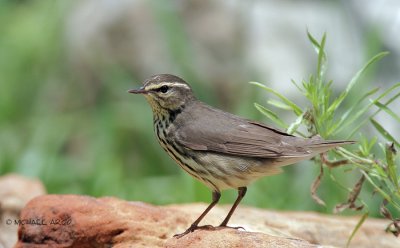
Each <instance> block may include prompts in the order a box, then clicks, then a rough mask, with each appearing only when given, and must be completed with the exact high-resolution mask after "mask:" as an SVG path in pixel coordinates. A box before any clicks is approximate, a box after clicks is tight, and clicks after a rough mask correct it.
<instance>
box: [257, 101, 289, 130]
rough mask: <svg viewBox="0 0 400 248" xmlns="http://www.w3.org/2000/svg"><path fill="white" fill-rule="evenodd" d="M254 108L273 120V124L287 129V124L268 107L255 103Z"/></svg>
mask: <svg viewBox="0 0 400 248" xmlns="http://www.w3.org/2000/svg"><path fill="white" fill-rule="evenodd" d="M254 106H255V107H256V109H257V110H258V111H260V112H261V113H262V114H264V115H265V116H267V117H268V118H269V119H270V120H272V121H273V122H275V123H276V124H278V125H279V126H280V127H282V128H285V129H286V128H287V124H286V123H285V122H284V121H283V120H281V119H280V118H279V117H278V115H277V114H275V113H274V112H273V111H272V110H269V109H267V108H266V107H264V106H262V105H260V104H258V103H254Z"/></svg>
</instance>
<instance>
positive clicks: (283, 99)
mask: <svg viewBox="0 0 400 248" xmlns="http://www.w3.org/2000/svg"><path fill="white" fill-rule="evenodd" d="M249 83H250V84H253V85H256V86H258V87H261V88H263V89H264V90H266V91H268V92H270V93H272V94H274V95H276V96H277V97H279V98H280V99H281V100H282V101H283V102H284V103H286V104H287V105H289V106H290V107H291V108H292V110H293V111H294V113H295V114H296V115H297V116H299V115H301V114H302V113H303V111H302V110H301V108H300V107H299V106H297V105H296V104H295V103H294V102H292V101H290V100H289V99H287V98H286V97H284V96H283V95H281V94H280V93H278V92H277V91H275V90H273V89H271V88H269V87H267V86H265V85H263V84H261V83H258V82H249Z"/></svg>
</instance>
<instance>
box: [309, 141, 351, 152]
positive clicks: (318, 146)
mask: <svg viewBox="0 0 400 248" xmlns="http://www.w3.org/2000/svg"><path fill="white" fill-rule="evenodd" d="M312 139H314V138H312ZM354 143H356V141H353V140H323V139H321V138H319V139H315V141H314V142H311V143H310V144H309V145H308V148H310V150H312V151H313V153H323V152H326V151H329V150H330V149H333V148H335V147H338V146H343V145H350V144H354Z"/></svg>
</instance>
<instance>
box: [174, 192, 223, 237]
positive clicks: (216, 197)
mask: <svg viewBox="0 0 400 248" xmlns="http://www.w3.org/2000/svg"><path fill="white" fill-rule="evenodd" d="M219 198H221V193H220V192H219V191H213V192H212V202H211V203H210V205H209V206H208V207H207V208H206V210H204V212H203V213H202V214H201V215H200V216H199V218H197V220H195V221H194V222H193V224H192V225H190V227H189V228H188V229H187V230H186V231H185V232H183V233H181V234H175V235H174V237H175V238H178V239H179V238H182V237H183V236H185V235H186V234H188V233H190V232H193V231H194V230H196V229H200V228H212V226H210V225H208V226H198V225H199V223H200V221H201V220H202V219H203V218H204V216H206V215H207V213H208V212H209V211H210V210H211V209H212V208H213V207H214V206H215V205H216V204H217V203H218V201H219Z"/></svg>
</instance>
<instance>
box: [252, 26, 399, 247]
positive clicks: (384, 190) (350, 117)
mask: <svg viewBox="0 0 400 248" xmlns="http://www.w3.org/2000/svg"><path fill="white" fill-rule="evenodd" d="M308 37H309V39H310V41H311V43H312V45H313V47H314V48H315V50H316V52H317V54H318V63H317V71H316V74H315V75H311V76H310V78H309V79H308V80H303V81H302V82H301V84H298V83H296V82H295V81H292V83H293V84H294V85H295V86H296V88H297V89H298V90H299V92H300V93H301V94H302V95H304V96H305V98H306V99H307V101H308V103H309V106H308V107H300V106H298V105H297V104H296V103H294V102H293V101H291V100H289V99H288V98H286V97H285V96H283V95H282V94H280V93H279V92H277V91H275V90H273V89H272V88H269V87H267V86H265V85H263V84H260V83H257V82H251V84H254V85H256V86H258V87H260V88H262V89H264V90H266V91H267V92H269V93H271V94H273V95H275V97H277V98H278V100H268V102H267V103H268V104H269V105H270V106H273V107H275V108H278V109H283V110H287V111H291V112H292V113H293V114H294V115H295V116H296V117H297V119H296V120H295V121H294V122H293V123H292V124H290V125H289V124H286V123H285V121H283V120H282V119H281V118H280V117H279V116H278V115H277V114H276V113H275V112H274V111H273V110H272V109H271V108H267V107H265V106H263V105H260V104H258V103H255V107H256V108H257V109H258V110H259V111H260V112H262V113H263V114H264V115H266V116H267V117H268V118H269V119H270V120H272V121H273V122H275V123H276V124H277V125H279V126H280V127H282V128H285V129H287V131H288V132H289V133H292V134H293V133H296V134H298V135H301V136H309V137H310V136H314V135H320V136H322V137H323V138H325V139H334V138H335V137H341V138H343V137H344V138H345V139H355V138H354V136H355V135H356V134H359V140H358V142H357V144H358V146H357V147H356V146H355V145H354V146H352V147H351V148H337V149H335V150H334V151H332V152H330V153H329V155H330V156H331V157H330V159H328V157H327V156H326V155H321V157H320V158H317V159H315V161H316V162H317V163H318V164H319V165H320V166H321V171H320V175H319V176H318V177H317V179H316V180H315V181H314V183H313V184H312V186H311V194H312V197H313V199H314V200H315V201H316V202H318V203H319V204H321V205H325V203H324V201H323V200H322V199H321V198H320V197H319V196H318V195H317V193H316V192H317V189H318V186H319V184H320V182H321V178H322V175H323V173H324V171H325V170H324V167H323V165H325V167H328V168H329V174H330V178H331V180H333V181H334V182H335V183H336V184H337V185H338V186H340V187H342V188H344V189H346V190H347V191H348V193H349V196H348V199H347V201H346V202H345V203H342V204H338V205H336V207H335V209H334V211H335V212H341V211H343V210H344V209H352V210H356V211H364V214H363V215H362V218H361V219H360V221H359V223H358V224H357V225H356V227H355V229H354V231H353V233H352V234H351V236H350V237H349V240H348V243H350V241H351V238H352V237H353V235H354V234H355V232H356V231H357V230H358V228H359V227H360V226H361V224H362V223H363V222H364V220H365V219H366V217H367V216H368V214H369V206H368V205H367V204H366V203H365V202H364V201H363V199H362V198H361V197H360V192H361V190H362V189H363V188H364V183H365V182H367V183H368V184H369V185H370V186H372V187H373V191H374V192H376V193H378V194H379V195H380V197H381V198H382V200H381V201H382V204H381V208H380V212H381V214H382V215H383V216H384V217H386V218H388V219H390V220H391V224H390V225H389V227H388V229H387V230H388V231H390V232H392V233H393V234H395V235H396V236H398V235H399V233H400V227H399V224H400V220H399V219H395V218H394V217H393V215H392V213H391V211H390V210H389V208H390V209H392V212H394V211H397V212H400V177H399V166H398V164H396V156H395V155H396V149H395V148H399V146H400V144H399V141H398V140H396V139H395V138H394V137H393V136H392V135H391V134H390V133H389V132H388V131H387V130H385V129H384V128H383V126H382V125H381V124H379V123H378V122H377V121H376V120H375V118H374V117H375V116H376V115H377V114H378V113H379V112H381V111H384V112H386V113H387V114H388V115H389V116H390V117H391V118H393V119H394V120H395V121H396V122H398V123H400V117H399V116H398V115H397V114H396V113H395V112H394V111H392V110H391V109H390V107H389V105H390V104H391V103H392V102H393V101H394V100H396V99H398V98H399V96H400V83H397V84H395V85H393V86H391V87H390V88H389V89H387V90H385V91H383V92H382V93H380V94H378V92H379V88H373V89H371V90H369V91H366V92H364V93H362V94H357V93H354V92H353V91H354V89H355V87H356V86H357V85H358V84H360V83H362V81H363V80H362V76H363V74H364V73H365V71H366V70H367V69H368V68H369V67H370V66H371V65H372V64H374V63H375V62H377V61H378V60H380V59H381V58H383V57H384V56H385V55H387V54H388V53H387V52H382V53H379V54H377V55H376V56H374V57H373V58H371V59H370V60H369V61H368V62H367V63H366V64H365V65H364V66H363V67H362V69H361V70H359V71H358V72H357V73H356V74H355V76H354V77H353V78H352V79H351V80H350V82H349V83H348V85H347V87H346V89H345V90H344V91H342V92H341V93H340V94H339V95H338V96H337V97H334V95H333V90H332V84H333V81H327V80H326V79H325V76H326V70H327V55H326V53H325V50H324V48H325V42H326V35H325V34H324V36H323V37H322V40H321V42H318V41H317V40H316V39H315V38H314V37H313V36H312V35H311V34H310V33H308ZM350 95H351V97H350ZM349 98H351V100H352V105H351V106H350V107H347V108H343V103H344V102H345V101H346V100H348V99H349ZM368 125H372V127H374V128H375V130H376V131H377V132H378V133H379V134H380V135H381V136H382V138H383V139H384V141H383V142H378V138H377V137H376V136H371V137H367V136H365V135H363V134H362V132H361V130H362V129H363V128H365V127H366V126H368ZM300 127H305V128H306V130H307V131H304V130H303V131H300ZM305 132H306V133H305ZM384 143H386V145H385V144H384ZM377 146H378V147H380V150H381V151H379V150H378V149H376V148H377ZM331 160H333V161H331ZM340 166H346V171H349V172H354V174H358V175H359V177H360V179H359V180H358V181H357V183H356V184H355V186H354V187H353V188H351V187H348V186H344V185H343V183H342V182H341V180H340V179H338V178H336V177H335V176H334V175H333V174H332V173H331V169H334V168H337V167H340ZM356 203H357V204H359V205H356Z"/></svg>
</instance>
